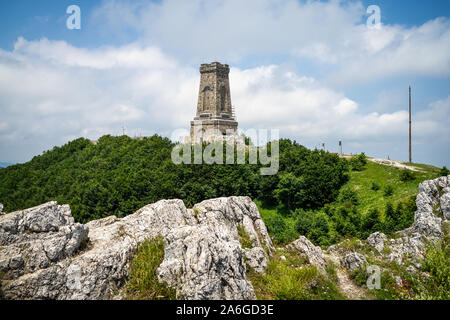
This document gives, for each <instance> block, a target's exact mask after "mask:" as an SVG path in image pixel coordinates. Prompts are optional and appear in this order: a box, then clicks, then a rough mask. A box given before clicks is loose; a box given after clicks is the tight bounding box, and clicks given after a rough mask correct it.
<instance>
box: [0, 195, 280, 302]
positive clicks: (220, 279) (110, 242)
mask: <svg viewBox="0 0 450 320" xmlns="http://www.w3.org/2000/svg"><path fill="white" fill-rule="evenodd" d="M5 217H6V218H5ZM238 225H240V226H242V227H243V228H244V229H245V231H246V232H247V233H248V234H249V236H250V238H251V239H252V241H253V246H252V248H250V249H246V250H243V249H242V248H241V244H240V243H239V235H238V231H237V227H238ZM87 232H89V234H88V235H87ZM157 236H162V237H163V238H164V239H165V242H166V247H165V257H164V260H163V262H162V263H161V265H160V266H159V268H158V270H157V273H158V277H159V279H160V281H163V282H166V283H167V284H168V285H169V286H170V287H172V288H175V289H176V290H177V294H178V296H179V297H180V298H185V299H254V298H255V293H254V290H253V287H252V285H251V283H250V282H249V281H248V280H247V278H246V268H245V263H244V258H243V257H244V254H246V255H248V256H250V257H251V259H248V262H249V261H250V263H252V265H253V267H254V268H255V269H256V268H258V269H259V270H260V271H262V270H263V269H265V267H266V261H267V260H266V259H267V254H266V251H267V252H268V253H271V252H273V246H272V243H271V241H270V238H269V236H268V234H267V230H266V228H265V226H264V223H262V220H261V217H260V215H259V212H258V210H257V207H256V205H255V204H254V203H253V202H252V201H251V199H250V198H248V197H230V198H219V199H213V200H207V201H204V202H202V203H200V204H198V205H196V206H195V207H194V209H193V210H192V209H190V210H187V209H186V207H185V206H184V204H183V202H182V201H181V200H162V201H159V202H157V203H154V204H151V205H148V206H145V207H143V208H141V209H140V210H138V211H137V212H136V213H134V214H131V215H129V216H127V217H125V218H123V219H118V218H116V217H108V218H104V219H100V220H96V221H92V222H89V223H88V224H86V225H80V224H76V223H74V222H73V218H72V217H71V214H70V209H69V207H68V206H58V205H57V204H56V203H54V202H51V203H48V204H44V205H42V206H39V207H36V208H32V209H28V210H24V211H19V212H16V213H11V214H8V215H6V216H4V217H1V218H0V241H1V245H2V250H1V251H0V268H1V270H3V271H6V273H7V275H8V276H7V277H6V278H5V279H4V280H3V281H2V293H1V294H0V295H2V296H3V297H4V298H6V299H110V298H113V297H114V292H115V291H117V289H120V288H122V287H123V285H124V284H125V281H126V279H127V276H128V271H129V265H130V261H131V259H132V256H133V253H134V252H135V249H136V248H137V247H138V244H139V243H142V242H143V241H145V240H147V239H153V238H155V237H157ZM87 240H89V245H88V246H87V247H86V248H84V247H82V246H81V243H83V242H85V241H87ZM18 243H21V244H24V245H23V246H22V245H21V246H19V245H18ZM25 244H26V245H25ZM27 246H31V248H28V247H27ZM77 250H78V251H79V252H77Z"/></svg>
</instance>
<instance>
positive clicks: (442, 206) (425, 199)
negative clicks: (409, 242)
mask: <svg viewBox="0 0 450 320" xmlns="http://www.w3.org/2000/svg"><path fill="white" fill-rule="evenodd" d="M449 191H450V176H448V177H439V178H437V179H434V180H427V181H424V182H422V183H421V184H420V185H419V194H418V195H417V198H416V205H417V211H416V213H415V216H414V224H413V225H412V230H411V231H412V232H413V233H418V234H421V235H423V236H431V237H442V235H443V234H442V230H441V222H442V219H441V218H439V217H437V216H436V215H435V213H442V214H443V215H444V216H445V215H446V214H447V215H448V211H447V210H448V198H449V197H450V193H449ZM441 199H442V200H443V201H442V202H441ZM444 210H445V211H444Z"/></svg>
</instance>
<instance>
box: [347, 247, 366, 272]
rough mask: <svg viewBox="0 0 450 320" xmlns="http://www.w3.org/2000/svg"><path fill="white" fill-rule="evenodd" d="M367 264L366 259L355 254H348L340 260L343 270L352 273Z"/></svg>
mask: <svg viewBox="0 0 450 320" xmlns="http://www.w3.org/2000/svg"><path fill="white" fill-rule="evenodd" d="M366 263H367V260H366V258H365V257H364V256H363V255H362V254H360V253H357V252H350V253H348V254H346V255H345V256H344V257H342V258H341V266H342V267H343V268H344V269H345V270H349V271H354V270H357V269H361V268H363V267H364V266H365V265H366Z"/></svg>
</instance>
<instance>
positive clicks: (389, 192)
mask: <svg viewBox="0 0 450 320" xmlns="http://www.w3.org/2000/svg"><path fill="white" fill-rule="evenodd" d="M393 194H394V187H393V186H391V185H390V184H389V185H387V186H386V187H385V188H384V196H385V197H390V196H392V195H393Z"/></svg>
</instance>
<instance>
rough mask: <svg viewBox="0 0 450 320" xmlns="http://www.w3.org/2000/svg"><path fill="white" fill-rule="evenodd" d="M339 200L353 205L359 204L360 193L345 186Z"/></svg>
mask: <svg viewBox="0 0 450 320" xmlns="http://www.w3.org/2000/svg"><path fill="white" fill-rule="evenodd" d="M339 202H341V203H350V204H351V205H354V206H357V205H358V203H359V199H358V194H357V193H356V191H354V190H352V189H351V188H348V187H347V188H343V189H342V191H341V194H340V195H339Z"/></svg>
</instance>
